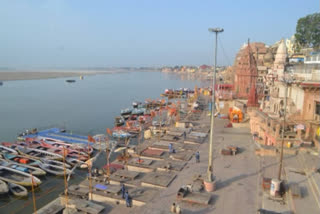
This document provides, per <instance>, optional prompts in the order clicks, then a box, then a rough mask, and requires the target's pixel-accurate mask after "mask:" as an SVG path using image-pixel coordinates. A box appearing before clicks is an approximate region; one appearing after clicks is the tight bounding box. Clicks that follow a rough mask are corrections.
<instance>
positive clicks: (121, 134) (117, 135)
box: [112, 130, 132, 139]
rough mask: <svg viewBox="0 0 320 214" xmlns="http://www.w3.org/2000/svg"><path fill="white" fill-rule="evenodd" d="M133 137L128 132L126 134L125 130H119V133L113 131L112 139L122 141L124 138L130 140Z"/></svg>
mask: <svg viewBox="0 0 320 214" xmlns="http://www.w3.org/2000/svg"><path fill="white" fill-rule="evenodd" d="M131 136H132V135H131V134H130V133H128V132H125V131H123V130H117V131H113V132H112V137H114V138H120V139H123V138H129V137H131Z"/></svg>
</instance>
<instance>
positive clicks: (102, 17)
mask: <svg viewBox="0 0 320 214" xmlns="http://www.w3.org/2000/svg"><path fill="white" fill-rule="evenodd" d="M318 11H319V0H303V1H301V0H299V1H298V0H241V1H240V0H232V1H231V0H220V1H217V0H208V1H201V0H190V1H188V0H145V1H143V0H140V1H139V0H127V1H125V0H100V1H99V0H0V67H19V68H21V67H29V68H30V67H92V66H162V65H182V64H187V65H200V64H212V63H213V41H214V37H213V34H210V33H209V32H208V27H216V26H219V27H223V28H224V29H225V32H223V33H222V34H220V41H219V42H221V43H220V44H221V45H222V46H221V45H218V47H219V53H218V56H219V60H218V64H220V65H222V64H231V63H233V59H234V56H235V54H236V52H237V51H238V50H239V48H240V46H241V45H242V44H243V43H244V42H246V41H247V39H248V38H250V40H251V41H261V42H265V43H266V44H273V43H274V42H276V41H277V40H280V39H281V38H283V37H284V38H286V37H290V36H291V35H292V34H294V32H295V27H296V22H297V20H298V18H300V17H303V16H305V15H307V14H311V13H314V12H318ZM222 47H223V48H222ZM223 50H224V51H223Z"/></svg>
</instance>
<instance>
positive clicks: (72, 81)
mask: <svg viewBox="0 0 320 214" xmlns="http://www.w3.org/2000/svg"><path fill="white" fill-rule="evenodd" d="M66 82H67V83H74V82H76V80H66Z"/></svg>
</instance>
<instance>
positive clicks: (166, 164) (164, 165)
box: [154, 160, 187, 172]
mask: <svg viewBox="0 0 320 214" xmlns="http://www.w3.org/2000/svg"><path fill="white" fill-rule="evenodd" d="M186 164H187V162H184V161H174V160H166V161H158V162H157V163H155V165H154V166H155V167H156V168H157V171H175V172H180V171H181V170H182V169H183V168H184V167H185V165H186Z"/></svg>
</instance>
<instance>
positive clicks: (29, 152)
mask: <svg viewBox="0 0 320 214" xmlns="http://www.w3.org/2000/svg"><path fill="white" fill-rule="evenodd" d="M17 150H18V152H19V153H20V154H23V155H26V156H28V157H29V156H30V157H33V158H35V159H41V158H45V159H52V160H62V159H63V157H62V155H60V154H56V153H54V152H48V151H44V150H41V149H34V148H27V147H22V146H18V148H17Z"/></svg>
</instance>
